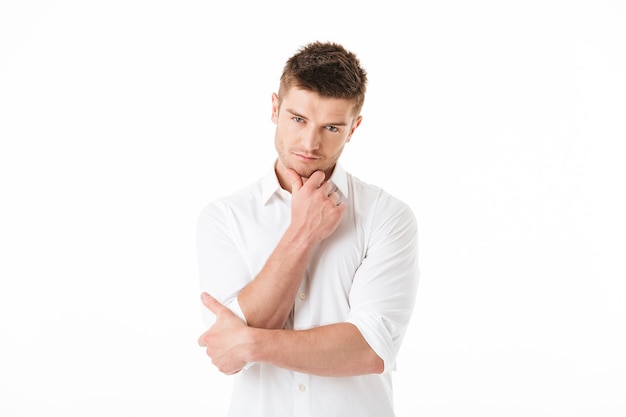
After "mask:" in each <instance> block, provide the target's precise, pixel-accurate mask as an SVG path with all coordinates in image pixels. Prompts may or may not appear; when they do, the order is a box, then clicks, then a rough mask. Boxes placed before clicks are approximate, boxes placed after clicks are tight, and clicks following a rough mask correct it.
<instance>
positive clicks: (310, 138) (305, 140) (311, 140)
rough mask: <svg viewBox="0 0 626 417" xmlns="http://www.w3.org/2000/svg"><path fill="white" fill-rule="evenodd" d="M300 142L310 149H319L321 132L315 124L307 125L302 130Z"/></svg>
mask: <svg viewBox="0 0 626 417" xmlns="http://www.w3.org/2000/svg"><path fill="white" fill-rule="evenodd" d="M300 142H301V143H302V146H303V147H304V148H305V149H306V150H308V151H313V150H315V149H318V148H319V147H320V142H321V135H320V132H319V131H318V129H317V128H316V127H315V126H307V128H306V129H305V130H304V131H303V132H302V137H301V140H300Z"/></svg>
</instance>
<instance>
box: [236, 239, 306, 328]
mask: <svg viewBox="0 0 626 417" xmlns="http://www.w3.org/2000/svg"><path fill="white" fill-rule="evenodd" d="M312 249H313V245H312V244H311V243H310V242H309V241H307V240H306V239H305V238H303V237H302V236H300V235H299V234H298V233H297V231H294V230H293V229H288V230H287V232H286V233H285V235H284V236H283V237H282V239H281V240H280V241H279V243H278V245H277V246H276V249H275V250H274V252H273V253H272V255H271V256H270V257H269V259H268V260H267V262H266V264H265V266H264V267H263V269H262V270H261V272H260V273H259V274H258V275H257V276H256V277H255V279H254V280H252V281H251V282H250V283H249V284H248V285H247V286H246V287H245V288H244V289H243V290H242V291H241V292H240V293H239V296H238V297H237V301H238V302H239V305H240V307H241V310H242V311H243V313H244V315H245V317H246V320H247V322H248V325H249V326H251V327H257V328H264V329H282V328H283V326H284V325H285V322H286V321H287V318H288V316H289V313H290V312H291V309H292V308H293V303H294V300H295V297H296V293H297V291H298V288H299V287H300V283H301V282H302V279H303V278H304V274H305V271H306V268H307V265H308V262H309V258H310V256H311V251H312Z"/></svg>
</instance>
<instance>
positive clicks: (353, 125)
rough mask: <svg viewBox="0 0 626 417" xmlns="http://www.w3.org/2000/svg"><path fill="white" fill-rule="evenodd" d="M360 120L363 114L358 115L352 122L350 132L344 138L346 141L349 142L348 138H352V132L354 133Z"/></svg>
mask: <svg viewBox="0 0 626 417" xmlns="http://www.w3.org/2000/svg"><path fill="white" fill-rule="evenodd" d="M362 120H363V116H359V117H357V118H356V120H355V121H354V123H353V124H352V128H351V129H350V134H349V135H348V138H347V139H346V143H348V142H350V139H352V134H353V133H354V131H355V130H356V128H357V127H359V125H360V124H361V121H362Z"/></svg>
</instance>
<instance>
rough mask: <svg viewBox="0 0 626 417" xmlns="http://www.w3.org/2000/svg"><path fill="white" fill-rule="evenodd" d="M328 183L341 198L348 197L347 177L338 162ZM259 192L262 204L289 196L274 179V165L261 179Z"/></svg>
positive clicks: (276, 179)
mask: <svg viewBox="0 0 626 417" xmlns="http://www.w3.org/2000/svg"><path fill="white" fill-rule="evenodd" d="M330 181H331V182H332V183H333V184H335V186H336V187H337V189H338V190H339V191H340V192H341V195H342V197H343V198H347V197H348V175H347V173H346V171H345V170H344V168H343V166H342V165H341V164H340V163H339V162H337V165H335V169H334V170H333V173H332V175H331V176H330ZM261 190H262V195H263V204H267V203H268V201H269V200H270V198H271V197H272V196H274V195H279V196H283V197H288V196H290V193H289V192H287V191H285V190H283V189H282V188H281V187H280V183H279V182H278V177H276V171H275V170H274V165H272V169H270V170H269V171H268V172H267V173H266V174H265V176H264V177H263V178H262V179H261Z"/></svg>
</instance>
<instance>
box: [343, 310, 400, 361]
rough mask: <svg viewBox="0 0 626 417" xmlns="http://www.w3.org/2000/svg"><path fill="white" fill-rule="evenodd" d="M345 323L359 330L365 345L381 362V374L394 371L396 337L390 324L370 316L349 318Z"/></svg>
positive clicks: (380, 318)
mask: <svg viewBox="0 0 626 417" xmlns="http://www.w3.org/2000/svg"><path fill="white" fill-rule="evenodd" d="M347 322H348V323H352V324H353V325H355V326H356V328H357V329H359V331H360V332H361V334H362V335H363V338H364V339H365V341H366V342H367V344H368V345H370V347H371V348H372V350H373V351H374V352H376V354H377V355H378V356H379V357H380V358H381V359H382V360H383V364H384V370H383V372H388V371H391V370H395V369H396V346H395V343H394V340H396V339H397V338H398V336H397V331H395V330H394V328H393V326H392V325H391V323H389V322H388V321H387V320H385V319H384V318H382V317H380V316H372V315H362V316H357V317H350V318H348V320H347Z"/></svg>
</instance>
